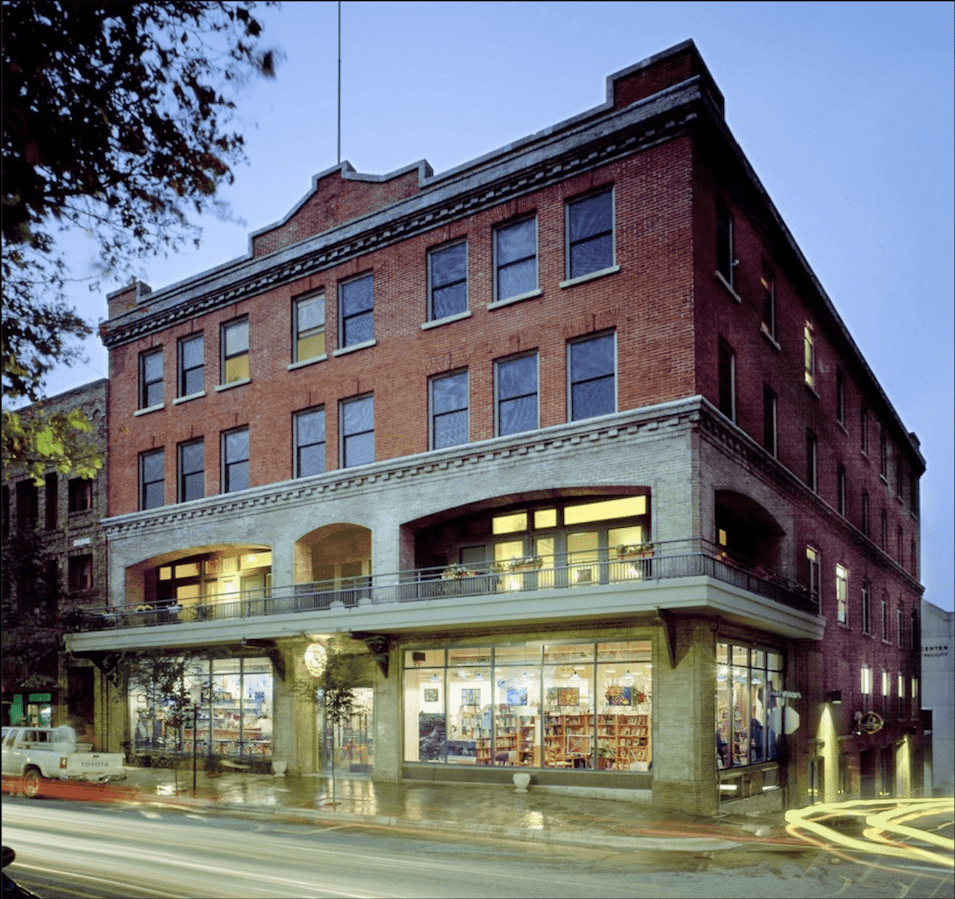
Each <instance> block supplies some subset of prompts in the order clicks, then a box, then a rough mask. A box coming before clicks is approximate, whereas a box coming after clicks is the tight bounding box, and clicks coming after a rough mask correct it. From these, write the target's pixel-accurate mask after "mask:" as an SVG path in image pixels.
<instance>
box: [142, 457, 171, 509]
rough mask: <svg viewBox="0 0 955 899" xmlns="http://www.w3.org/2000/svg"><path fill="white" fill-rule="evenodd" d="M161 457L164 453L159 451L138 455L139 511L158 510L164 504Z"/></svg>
mask: <svg viewBox="0 0 955 899" xmlns="http://www.w3.org/2000/svg"><path fill="white" fill-rule="evenodd" d="M163 457H164V452H163V450H161V449H158V450H150V451H149V452H146V453H140V454H139V508H140V509H144V510H145V509H158V508H159V507H160V506H162V505H163V504H164V502H165V486H166V484H165V479H164V475H163V467H164V463H163Z"/></svg>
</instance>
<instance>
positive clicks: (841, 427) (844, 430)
mask: <svg viewBox="0 0 955 899" xmlns="http://www.w3.org/2000/svg"><path fill="white" fill-rule="evenodd" d="M836 424H837V425H838V426H839V430H841V431H842V433H843V434H845V435H846V437H848V436H849V429H848V428H847V427H846V423H845V422H844V421H839V419H838V418H837V419H836Z"/></svg>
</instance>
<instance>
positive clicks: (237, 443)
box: [222, 428, 249, 493]
mask: <svg viewBox="0 0 955 899" xmlns="http://www.w3.org/2000/svg"><path fill="white" fill-rule="evenodd" d="M248 487H249V429H248V428H237V429H236V430H234V431H226V432H225V433H224V434H223V435H222V492H223V493H235V492H236V491H237V490H247V489H248Z"/></svg>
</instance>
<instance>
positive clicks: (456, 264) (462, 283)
mask: <svg viewBox="0 0 955 899" xmlns="http://www.w3.org/2000/svg"><path fill="white" fill-rule="evenodd" d="M467 308H468V245H467V243H464V242H462V243H456V244H454V245H453V246H450V247H441V248H440V249H437V250H431V252H430V253H428V320H429V321H437V320H438V319H441V318H447V317H449V316H451V315H459V314H460V313H462V312H467Z"/></svg>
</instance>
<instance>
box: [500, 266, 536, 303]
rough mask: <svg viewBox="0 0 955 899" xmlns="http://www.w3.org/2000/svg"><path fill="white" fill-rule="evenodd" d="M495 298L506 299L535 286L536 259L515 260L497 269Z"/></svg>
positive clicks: (526, 291) (530, 289) (527, 291)
mask: <svg viewBox="0 0 955 899" xmlns="http://www.w3.org/2000/svg"><path fill="white" fill-rule="evenodd" d="M497 274H498V280H497V298H498V299H499V300H506V299H507V298H508V297H516V296H517V295H518V294H522V293H529V292H530V291H532V290H534V289H535V288H536V287H537V260H536V259H527V260H525V261H524V262H515V263H514V264H513V265H509V266H508V267H507V268H502V269H499V270H498V273H497Z"/></svg>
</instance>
